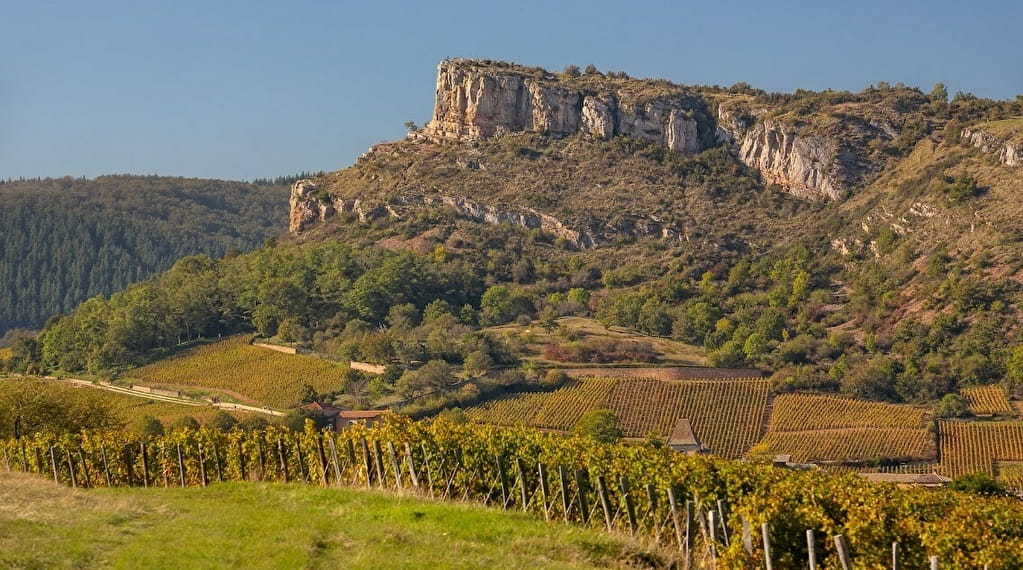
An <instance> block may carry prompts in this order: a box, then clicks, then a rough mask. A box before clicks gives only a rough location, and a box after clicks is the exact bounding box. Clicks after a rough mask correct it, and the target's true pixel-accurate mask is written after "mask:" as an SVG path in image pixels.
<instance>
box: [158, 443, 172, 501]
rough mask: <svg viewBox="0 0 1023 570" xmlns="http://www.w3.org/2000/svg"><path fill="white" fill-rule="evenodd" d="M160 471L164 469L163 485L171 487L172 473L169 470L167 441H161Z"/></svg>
mask: <svg viewBox="0 0 1023 570" xmlns="http://www.w3.org/2000/svg"><path fill="white" fill-rule="evenodd" d="M160 471H163V487H164V489H166V488H169V487H170V475H169V474H168V470H167V442H165V441H163V440H161V441H160Z"/></svg>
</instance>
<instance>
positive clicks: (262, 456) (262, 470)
mask: <svg viewBox="0 0 1023 570" xmlns="http://www.w3.org/2000/svg"><path fill="white" fill-rule="evenodd" d="M256 452H257V456H258V457H259V480H260V482H262V481H265V480H266V452H265V451H263V437H262V436H258V437H257V438H256Z"/></svg>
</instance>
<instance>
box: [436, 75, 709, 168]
mask: <svg viewBox="0 0 1023 570" xmlns="http://www.w3.org/2000/svg"><path fill="white" fill-rule="evenodd" d="M702 105H703V102H702V101H701V100H700V99H698V98H693V97H677V96H676V97H670V96H669V97H654V98H652V99H651V98H647V99H642V98H635V97H632V96H631V95H630V94H629V93H626V92H624V91H621V90H618V89H616V88H615V86H614V84H613V83H610V82H607V83H605V84H603V85H600V84H598V83H597V82H594V83H593V84H592V85H591V84H584V85H572V84H571V83H569V85H568V86H562V85H560V84H559V82H558V81H556V78H555V77H554V76H552V75H550V74H547V73H546V72H543V71H537V72H535V73H533V74H529V73H527V72H526V71H525V70H524V69H523V68H520V67H517V66H511V65H501V64H493V63H488V64H483V63H482V62H478V61H475V60H462V59H454V60H445V61H443V62H441V63H440V65H439V66H438V68H437V91H436V101H435V105H434V112H433V118H432V120H431V121H430V122H429V123H428V124H427V125H426V127H425V128H424V129H423V130H422V131H421V132H420V133H418V135H417V136H419V137H423V138H427V139H431V140H458V141H480V140H484V139H488V138H491V137H493V136H495V135H498V134H500V133H502V132H507V131H534V132H543V133H547V134H549V135H551V136H555V137H564V136H569V135H573V134H576V133H584V134H587V135H591V136H594V137H598V138H605V139H606V138H611V137H613V136H616V135H627V136H632V137H635V138H638V139H641V140H645V141H649V142H654V143H659V144H663V145H665V146H667V147H668V148H670V149H671V150H674V151H679V152H686V153H695V152H698V151H700V150H702V149H703V148H705V147H706V144H703V143H701V140H708V141H712V140H713V137H712V133H713V128H714V127H713V125H712V124H710V123H709V122H705V123H704V124H701V122H700V121H699V120H698V116H699V115H700V114H701V111H702V110H703V109H702V108H701V107H702Z"/></svg>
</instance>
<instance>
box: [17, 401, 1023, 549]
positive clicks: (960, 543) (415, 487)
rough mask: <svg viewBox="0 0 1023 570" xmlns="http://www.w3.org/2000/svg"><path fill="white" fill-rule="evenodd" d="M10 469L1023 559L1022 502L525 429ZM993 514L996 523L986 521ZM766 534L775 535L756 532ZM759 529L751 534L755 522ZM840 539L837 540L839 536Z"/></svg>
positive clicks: (378, 432)
mask: <svg viewBox="0 0 1023 570" xmlns="http://www.w3.org/2000/svg"><path fill="white" fill-rule="evenodd" d="M0 460H2V461H3V464H2V465H3V466H5V467H6V469H9V470H21V471H31V472H36V473H40V474H42V475H45V476H47V477H53V478H54V479H55V480H57V481H59V482H61V483H64V484H69V485H75V486H86V487H87V486H124V485H131V486H178V485H180V486H185V485H210V484H214V483H216V482H219V481H237V480H247V481H281V482H287V481H293V482H302V481H304V482H308V483H310V484H318V485H324V486H338V485H357V486H375V487H380V488H387V489H393V490H395V491H400V492H411V493H420V494H424V495H432V496H434V497H438V498H449V499H460V500H471V501H478V502H482V503H486V504H490V505H494V506H498V507H504V508H513V509H521V510H524V511H528V512H532V513H535V514H536V515H537V516H544V517H546V518H548V519H552V520H564V521H567V522H571V523H574V524H582V525H589V526H593V527H599V528H606V529H608V530H612V531H618V532H628V533H633V534H642V535H644V536H648V537H650V538H651V539H653V540H656V541H659V542H661V543H662V544H666V545H670V546H674V547H678V548H679V549H680V550H681V551H682V552H683V553H685V555H686V556H693V557H696V558H701V557H707V558H716V559H717V563H718V564H719V565H720V567H722V568H725V567H727V568H738V567H750V566H753V565H755V564H757V563H758V562H757V561H761V560H764V557H765V555H766V552H765V547H764V546H763V545H764V543H765V542H769V544H770V549H771V551H770V558H771V560H772V561H773V563H774V564H775V567H778V568H794V567H801V566H805V564H806V561H807V558H808V551H809V547H808V543H807V538H806V536H807V535H806V531H807V530H808V529H809V530H813V531H815V534H814V536H815V537H816V538H815V539H814V542H813V544H812V546H813V551H815V561H816V563H818V564H821V565H822V567H828V568H833V567H838V566H839V564H840V561H839V550H838V547H837V545H838V544H840V543H841V544H843V545H845V544H847V545H848V554H851V556H852V557H853V559H854V560H855V564H856V567H870V568H873V567H881V566H883V565H884V564H886V562H887V561H888V560H890V547H891V544H892V543H898V544H899V545H900V546H901V553H902V558H901V563H902V564H903V565H904V566H905V567H921V566H923V565H924V564H925V561H926V560H927V559H928V557H930V556H932V555H933V556H938V557H940V559H941V560H942V563H943V564H947V565H949V567H966V566H970V567H975V566H978V565H983V564H990V565H991V566H990V567H991V568H1016V567H1021V566H1023V506H1021V505H1020V504H1019V503H1018V502H1017V501H1014V500H1009V499H995V498H977V497H967V496H965V495H958V494H955V493H950V492H932V493H919V492H904V491H900V490H898V489H896V488H895V487H893V486H887V485H886V486H875V485H871V484H869V483H866V482H864V481H862V480H859V479H858V478H857V477H855V476H825V475H822V474H818V473H810V472H797V471H788V470H781V469H774V468H771V467H769V466H764V465H756V464H751V463H739V462H731V461H726V460H720V459H714V458H709V457H684V456H680V455H678V454H676V453H673V452H671V451H669V450H666V449H663V448H661V449H658V448H653V447H649V446H637V445H623V444H616V445H611V444H596V443H594V442H592V441H589V440H585V439H579V438H565V437H559V436H555V435H553V434H548V433H541V432H538V431H535V430H528V429H501V428H496V427H492V426H481V425H455V424H451V423H448V422H444V421H437V422H434V423H432V424H422V423H412V422H409V421H407V420H404V419H401V418H394V419H393V420H392V421H390V422H388V423H387V424H386V425H384V426H382V427H378V428H373V429H366V428H361V427H356V428H352V429H350V430H347V431H345V432H343V433H341V434H333V433H317V432H315V431H312V430H308V431H306V432H304V433H291V432H287V431H282V430H277V429H273V428H271V429H268V430H266V431H264V432H247V433H243V432H230V433H221V432H216V431H210V430H205V429H204V430H198V431H178V432H173V433H171V434H168V435H167V436H163V437H159V438H140V437H130V436H125V435H124V434H118V433H95V434H89V433H86V434H81V435H76V436H65V437H62V438H60V439H53V438H48V437H45V436H36V437H33V438H31V439H26V438H23V439H21V440H8V441H0ZM992 521H994V522H995V523H996V524H991V523H992ZM751 528H752V529H761V528H763V530H764V532H765V534H766V536H767V538H768V540H767V541H761V540H759V538H760V537H759V536H757V539H758V540H752V536H751V534H752V533H750V529H751ZM754 532H755V531H754ZM835 535H841V536H842V537H844V541H834V540H832V537H834V536H835Z"/></svg>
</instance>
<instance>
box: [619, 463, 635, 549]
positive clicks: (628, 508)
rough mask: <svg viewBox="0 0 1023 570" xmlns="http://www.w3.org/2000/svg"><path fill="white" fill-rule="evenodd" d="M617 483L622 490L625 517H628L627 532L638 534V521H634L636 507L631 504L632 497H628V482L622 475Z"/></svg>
mask: <svg viewBox="0 0 1023 570" xmlns="http://www.w3.org/2000/svg"><path fill="white" fill-rule="evenodd" d="M618 483H619V485H620V486H621V488H622V498H623V499H624V501H625V515H626V516H628V517H629V531H630V532H632V534H633V535H635V534H636V533H637V532H639V521H637V520H636V505H635V504H633V502H632V497H631V496H630V495H629V480H628V479H626V478H625V476H624V475H623V476H622V477H621V478H620V479H619V480H618Z"/></svg>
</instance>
